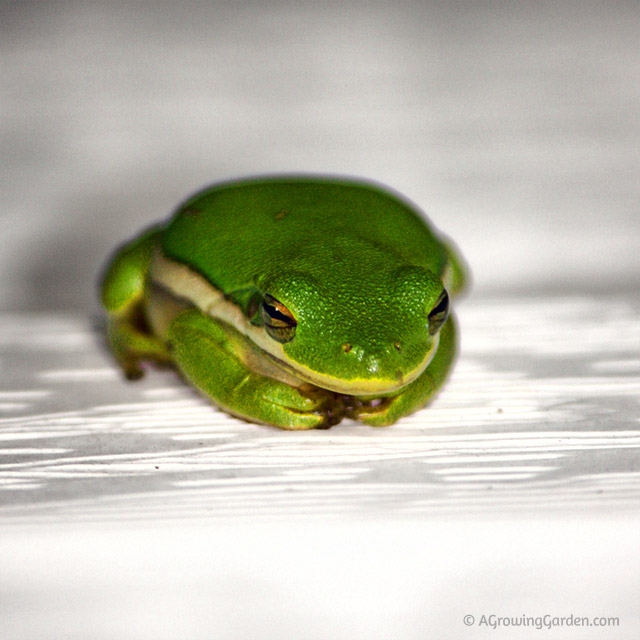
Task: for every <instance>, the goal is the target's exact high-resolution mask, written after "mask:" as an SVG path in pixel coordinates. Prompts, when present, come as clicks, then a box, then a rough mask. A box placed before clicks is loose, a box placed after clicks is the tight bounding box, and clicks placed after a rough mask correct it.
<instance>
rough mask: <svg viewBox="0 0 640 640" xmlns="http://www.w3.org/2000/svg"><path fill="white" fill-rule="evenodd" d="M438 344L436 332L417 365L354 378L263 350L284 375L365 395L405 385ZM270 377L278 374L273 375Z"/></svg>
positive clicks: (389, 391)
mask: <svg viewBox="0 0 640 640" xmlns="http://www.w3.org/2000/svg"><path fill="white" fill-rule="evenodd" d="M437 348H438V336H434V339H433V342H432V344H431V348H430V349H429V351H428V352H427V353H426V354H425V356H424V358H423V360H422V361H421V362H420V363H419V364H418V366H416V367H415V368H414V369H412V370H410V371H408V372H402V371H400V370H397V371H396V372H395V374H394V375H393V376H392V377H384V376H373V375H367V377H354V378H345V377H337V376H335V375H331V374H329V373H324V372H321V371H316V370H314V369H309V368H308V367H306V366H304V365H303V364H300V363H298V362H295V361H292V360H291V359H290V358H288V359H286V360H283V359H281V358H278V357H277V356H275V355H273V354H272V353H269V352H265V355H266V356H267V357H268V358H269V360H270V361H271V362H273V364H274V366H277V367H279V368H281V369H282V370H284V371H285V372H286V373H287V375H289V376H294V377H297V378H299V379H300V380H302V381H303V382H307V383H310V384H312V385H314V386H316V387H321V388H322V389H327V390H329V391H334V392H335V393H340V394H343V395H349V396H363V397H367V396H380V395H387V394H391V393H393V392H395V391H398V390H400V389H402V388H403V387H406V386H407V385H408V384H410V383H411V382H413V381H414V380H415V379H416V378H418V377H419V376H420V375H421V374H422V373H423V372H424V370H425V369H426V368H427V366H428V365H429V363H430V362H431V360H432V359H433V356H434V355H435V353H436V350H437ZM272 377H278V376H276V375H272Z"/></svg>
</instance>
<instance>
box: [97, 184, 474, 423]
mask: <svg viewBox="0 0 640 640" xmlns="http://www.w3.org/2000/svg"><path fill="white" fill-rule="evenodd" d="M467 271H468V270H467V267H466V265H465V263H464V262H463V259H462V257H461V255H460V252H459V251H458V249H457V248H456V246H455V245H454V243H453V242H452V241H451V240H450V239H449V238H448V237H446V236H444V235H443V234H441V233H440V232H439V231H438V230H436V229H435V227H434V226H433V224H432V223H431V222H430V221H429V220H428V218H427V217H426V215H425V214H424V213H423V212H422V210H420V209H419V208H418V207H417V205H415V204H413V203H412V202H411V201H409V200H408V199H407V198H405V197H404V196H402V195H400V194H399V193H397V192H395V191H393V190H392V189H390V188H389V187H386V186H383V185H381V184H378V183H376V182H373V181H369V180H365V179H360V178H350V177H340V176H338V177H335V176H325V175H272V176H257V177H250V178H239V179H235V180H230V181H226V182H220V183H217V184H213V185H211V186H208V187H206V188H204V189H202V190H200V191H199V192H197V193H195V194H194V195H192V196H190V197H188V198H187V199H186V200H185V201H184V202H183V203H182V204H181V205H180V206H179V207H178V208H177V209H176V210H175V212H174V213H173V214H172V215H170V216H169V217H168V219H167V220H165V221H164V222H160V223H157V224H153V225H151V226H150V227H147V228H146V229H144V230H143V231H142V232H141V233H139V234H138V235H137V236H136V237H134V238H133V239H132V240H130V241H128V242H125V243H124V244H123V245H122V246H120V247H119V248H118V249H117V250H116V251H115V253H114V255H113V256H112V258H111V259H110V261H109V262H108V264H107V266H106V268H105V269H104V271H103V275H102V279H101V302H102V305H103V307H104V309H105V311H106V340H107V344H108V346H109V347H110V349H111V351H112V352H113V355H114V357H115V360H116V361H117V363H118V364H119V366H120V367H121V369H122V371H123V372H124V374H125V376H126V378H128V379H132V380H133V379H137V378H140V377H141V376H142V375H143V373H144V372H145V370H146V369H148V364H149V363H155V364H157V365H160V366H170V367H173V368H175V369H177V371H178V373H179V375H180V376H181V377H182V378H183V379H184V380H185V381H186V382H187V383H189V384H191V385H192V386H193V387H195V388H196V389H197V390H198V391H199V392H200V393H201V394H203V395H204V396H205V397H206V398H208V399H209V400H210V401H211V402H212V403H213V404H214V405H215V406H217V407H218V408H219V409H220V410H222V411H224V412H226V413H227V414H230V415H231V416H233V417H236V418H240V419H242V420H244V421H246V422H252V423H258V424H264V425H271V426H275V427H279V428H282V429H287V430H303V429H314V428H319V429H322V428H329V427H332V426H334V425H336V424H338V423H340V422H341V421H342V420H343V419H350V420H352V421H356V422H360V423H363V424H366V425H370V426H372V427H382V426H388V425H391V424H394V423H396V422H397V421H398V420H400V419H401V418H404V417H405V416H408V415H410V414H413V413H415V412H416V411H418V410H419V409H421V408H423V407H424V406H425V405H427V404H428V403H429V402H430V401H431V400H432V399H433V398H434V397H435V395H436V393H437V392H438V391H439V390H440V388H441V387H442V386H443V384H444V383H445V381H446V379H447V378H448V376H449V374H450V371H451V369H452V367H453V363H454V361H455V358H456V354H457V351H458V339H457V324H456V321H455V318H454V314H453V311H452V308H451V307H452V300H453V298H454V297H455V296H457V295H458V294H459V293H461V292H462V291H463V290H464V288H465V283H466V281H467Z"/></svg>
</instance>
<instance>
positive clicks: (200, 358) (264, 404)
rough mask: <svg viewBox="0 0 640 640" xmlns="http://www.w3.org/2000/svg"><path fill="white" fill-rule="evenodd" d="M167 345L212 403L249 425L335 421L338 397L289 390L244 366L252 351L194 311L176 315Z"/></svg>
mask: <svg viewBox="0 0 640 640" xmlns="http://www.w3.org/2000/svg"><path fill="white" fill-rule="evenodd" d="M167 342H168V344H169V345H170V350H171V355H172V357H173V359H174V361H175V363H176V365H177V366H178V368H179V369H180V371H181V372H182V374H183V375H184V377H185V378H187V379H188V380H189V381H190V382H191V383H192V384H193V385H194V386H195V387H197V388H198V389H199V390H200V391H201V392H202V393H204V394H205V395H206V396H207V397H209V398H210V399H211V400H213V402H214V403H215V404H216V405H218V406H219V407H221V408H222V409H224V410H225V411H227V412H228V413H231V414H233V415H235V416H238V417H240V418H243V419H245V420H248V421H250V422H260V423H264V424H270V425H274V426H276V427H280V428H282V429H314V428H316V429H318V428H320V429H322V428H328V427H331V426H333V425H334V424H337V423H338V422H340V420H341V419H342V417H343V415H344V407H343V403H342V400H341V398H340V396H338V395H337V394H334V393H332V392H330V391H326V390H324V389H320V388H318V387H315V386H312V385H309V384H304V383H301V384H300V385H299V386H292V385H291V384H287V383H285V382H282V381H280V380H276V379H274V378H272V377H268V376H266V375H262V374H261V373H257V372H256V371H254V370H253V369H252V368H250V367H249V366H248V364H247V363H248V362H250V361H252V360H255V358H256V352H255V349H256V347H254V346H252V345H251V343H250V342H249V341H248V340H246V339H245V338H244V337H243V336H242V335H241V334H239V333H238V332H237V331H236V330H235V329H233V328H232V327H230V326H229V325H227V324H224V323H221V322H218V321H216V320H213V319H212V318H210V317H208V316H206V315H205V314H203V313H202V312H201V311H199V310H197V309H189V310H187V311H184V312H182V313H180V314H179V315H178V316H177V317H176V318H175V319H174V320H173V322H172V323H171V325H170V326H169V330H168V334H167Z"/></svg>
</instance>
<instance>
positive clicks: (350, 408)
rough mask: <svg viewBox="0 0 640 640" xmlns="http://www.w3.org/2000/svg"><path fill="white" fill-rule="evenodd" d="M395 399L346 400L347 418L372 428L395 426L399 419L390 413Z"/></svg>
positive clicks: (351, 398)
mask: <svg viewBox="0 0 640 640" xmlns="http://www.w3.org/2000/svg"><path fill="white" fill-rule="evenodd" d="M394 401H395V398H370V399H366V398H357V397H353V396H351V397H349V398H348V399H347V400H346V404H347V410H346V415H347V417H349V418H351V419H352V420H356V421H357V422H363V423H365V424H368V425H369V426H372V427H386V426H389V425H390V424H393V423H394V422H395V421H396V420H397V419H398V417H399V416H398V417H396V416H395V415H394V413H395V412H392V411H390V409H391V408H392V405H393V403H394Z"/></svg>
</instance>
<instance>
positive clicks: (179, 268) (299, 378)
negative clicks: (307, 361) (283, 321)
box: [147, 247, 438, 396]
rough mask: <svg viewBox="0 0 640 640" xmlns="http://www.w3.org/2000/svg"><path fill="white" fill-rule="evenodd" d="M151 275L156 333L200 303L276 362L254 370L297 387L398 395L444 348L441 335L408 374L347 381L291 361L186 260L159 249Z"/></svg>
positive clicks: (149, 299) (151, 308)
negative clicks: (186, 310)
mask: <svg viewBox="0 0 640 640" xmlns="http://www.w3.org/2000/svg"><path fill="white" fill-rule="evenodd" d="M149 273H150V279H151V283H150V284H151V285H152V287H151V290H150V292H149V294H148V296H147V314H148V316H149V322H150V324H151V327H152V329H153V332H154V333H155V334H156V335H158V336H159V337H161V338H164V336H165V335H166V331H167V329H168V327H169V324H170V323H171V321H172V320H173V318H175V316H176V315H177V314H178V313H180V311H182V310H184V309H185V308H188V307H193V306H195V307H197V308H198V309H200V310H201V311H202V312H203V313H206V314H207V315H208V316H210V317H212V318H216V319H218V320H220V321H222V322H225V323H226V324H228V325H230V326H231V327H234V328H235V329H236V330H237V331H238V332H239V333H241V334H242V335H244V336H245V337H246V338H247V340H248V341H249V342H250V343H252V344H253V345H255V346H256V347H257V348H258V349H259V350H261V351H262V352H264V353H263V355H266V356H268V360H270V363H267V362H263V363H261V365H259V366H256V363H255V360H256V359H253V361H252V363H251V364H252V368H253V369H255V370H257V371H259V372H260V373H262V374H264V375H268V376H269V377H272V378H276V379H279V380H282V381H283V382H286V383H287V384H290V385H292V386H300V385H302V384H304V383H311V384H313V385H316V386H318V387H321V388H323V389H328V390H330V391H335V392H336V393H344V394H348V395H358V396H367V395H374V394H389V393H393V392H394V391H396V390H398V389H401V388H402V387H404V386H406V385H407V384H409V383H410V382H413V380H415V379H416V378H417V377H418V376H419V375H420V374H421V373H422V372H423V371H424V370H425V368H426V367H427V365H428V364H429V362H430V361H431V359H432V358H433V354H434V353H435V351H436V349H437V346H438V340H437V337H436V339H435V340H434V341H433V345H432V348H431V349H430V350H429V352H428V353H427V354H425V358H424V360H423V362H422V363H420V365H419V366H418V367H416V369H414V370H413V371H411V372H409V373H408V374H406V375H405V376H403V377H402V378H397V379H394V380H382V379H375V378H374V379H356V380H341V379H339V378H335V377H333V376H330V375H327V374H323V373H319V372H317V371H313V370H312V369H308V368H306V367H304V366H303V365H300V364H299V363H297V362H291V359H290V358H289V357H288V355H287V354H286V353H285V351H284V349H283V346H282V344H281V343H279V342H276V341H275V340H273V339H272V338H270V337H269V336H268V335H267V333H266V332H265V331H264V330H263V328H262V327H260V326H255V325H253V324H251V323H250V322H249V320H248V318H247V317H246V316H245V315H244V313H243V312H242V309H240V307H239V306H238V305H236V304H234V303H233V302H231V301H230V300H229V299H228V298H227V297H225V295H224V293H223V292H222V291H220V290H219V289H217V288H216V287H215V286H213V285H212V284H211V283H210V282H209V281H208V280H207V279H206V278H205V277H204V276H202V275H201V274H199V273H197V272H196V271H193V270H192V269H191V268H190V267H188V266H187V265H186V264H183V263H180V262H175V261H174V260H171V259H170V258H167V257H166V256H165V255H164V254H163V253H162V250H161V249H160V248H159V247H158V248H156V250H155V252H154V254H153V257H152V260H151V268H150V271H149ZM154 287H155V289H160V290H164V291H165V292H168V293H169V294H170V295H169V296H167V295H164V296H161V295H158V292H157V291H156V293H155V294H154V293H153V288H154Z"/></svg>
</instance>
